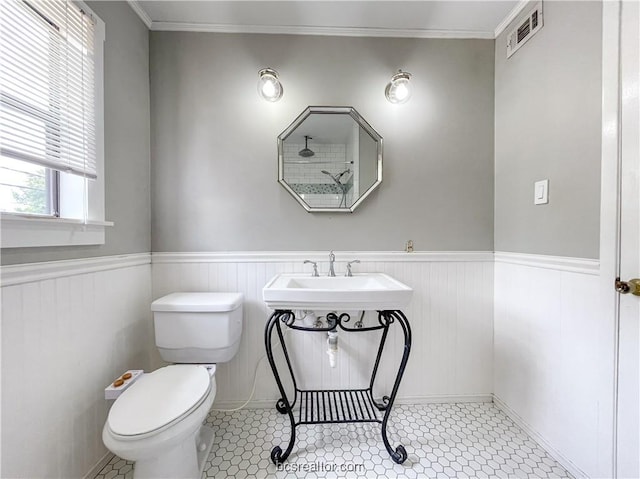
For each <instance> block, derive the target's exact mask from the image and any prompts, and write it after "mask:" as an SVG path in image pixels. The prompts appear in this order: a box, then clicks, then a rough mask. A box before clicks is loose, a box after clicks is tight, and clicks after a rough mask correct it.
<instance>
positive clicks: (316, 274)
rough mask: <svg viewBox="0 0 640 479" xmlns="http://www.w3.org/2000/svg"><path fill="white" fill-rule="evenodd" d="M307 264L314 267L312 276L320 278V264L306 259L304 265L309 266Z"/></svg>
mask: <svg viewBox="0 0 640 479" xmlns="http://www.w3.org/2000/svg"><path fill="white" fill-rule="evenodd" d="M307 263H311V264H312V265H313V273H312V274H311V276H320V275H319V274H318V263H316V262H315V261H310V260H308V259H305V260H304V264H307Z"/></svg>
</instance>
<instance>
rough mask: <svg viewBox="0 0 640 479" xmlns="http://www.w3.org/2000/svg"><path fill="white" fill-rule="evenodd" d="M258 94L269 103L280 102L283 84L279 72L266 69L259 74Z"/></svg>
mask: <svg viewBox="0 0 640 479" xmlns="http://www.w3.org/2000/svg"><path fill="white" fill-rule="evenodd" d="M258 75H259V77H260V78H259V79H258V94H259V95H260V96H261V97H262V98H264V99H265V100H267V101H271V102H273V101H278V100H279V99H280V98H282V93H283V91H282V83H280V80H278V72H277V71H275V70H274V69H273V68H264V69H262V70H260V71H259V72H258Z"/></svg>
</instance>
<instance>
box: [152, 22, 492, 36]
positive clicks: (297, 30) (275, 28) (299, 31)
mask: <svg viewBox="0 0 640 479" xmlns="http://www.w3.org/2000/svg"><path fill="white" fill-rule="evenodd" d="M150 29H151V30H153V31H166V32H210V33H260V34H276V35H323V36H340V37H389V38H475V39H489V40H491V39H493V32H483V31H455V30H424V29H396V28H365V27H321V26H312V25H301V26H295V25H234V24H217V23H183V22H152V24H151V27H150Z"/></svg>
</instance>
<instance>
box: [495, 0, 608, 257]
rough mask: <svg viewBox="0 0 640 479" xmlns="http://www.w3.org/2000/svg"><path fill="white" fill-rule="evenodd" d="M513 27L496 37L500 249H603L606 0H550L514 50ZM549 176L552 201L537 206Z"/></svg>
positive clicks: (583, 252) (594, 252)
mask: <svg viewBox="0 0 640 479" xmlns="http://www.w3.org/2000/svg"><path fill="white" fill-rule="evenodd" d="M525 13H526V12H525ZM512 27H513V24H512V25H511V26H510V27H509V28H508V29H507V30H506V31H505V32H504V33H503V34H502V35H500V36H499V38H498V39H497V40H496V44H495V48H496V53H495V82H496V83H495V157H496V160H495V161H496V162H495V183H496V184H495V188H496V189H495V195H496V199H495V201H496V205H495V249H496V251H510V252H519V253H536V254H547V255H558V256H575V257H584V258H597V257H598V254H599V252H598V248H599V234H600V231H599V228H600V143H601V142H600V136H601V117H602V113H601V96H602V95H601V70H602V69H601V62H602V45H601V44H602V5H601V3H599V2H545V3H544V27H543V28H542V29H541V30H540V31H539V32H538V33H537V34H536V35H535V36H534V37H533V38H532V39H530V40H529V41H528V43H526V44H525V45H524V46H523V47H522V48H521V49H520V50H518V51H517V52H516V53H515V55H514V56H512V57H511V58H510V59H507V58H506V35H507V33H508V31H509V30H510V29H511V28H512ZM545 178H548V179H549V199H550V202H549V204H548V205H538V206H534V204H533V183H534V182H535V181H537V180H542V179H545Z"/></svg>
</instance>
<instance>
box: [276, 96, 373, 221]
mask: <svg viewBox="0 0 640 479" xmlns="http://www.w3.org/2000/svg"><path fill="white" fill-rule="evenodd" d="M314 114H321V115H335V114H341V115H349V116H350V117H351V118H353V120H355V122H356V123H357V124H358V125H359V126H360V128H363V129H364V130H365V131H366V132H367V133H368V134H369V136H371V138H372V139H373V140H374V141H375V142H376V148H377V158H376V163H377V165H376V171H377V177H376V181H375V182H374V183H373V184H372V185H371V186H370V187H369V188H368V189H367V191H365V192H364V193H363V194H362V195H360V197H359V198H358V199H357V200H356V201H355V202H354V203H353V204H352V205H351V206H350V207H348V208H347V207H342V208H340V207H335V208H327V207H314V206H310V205H309V204H308V203H306V202H305V201H304V200H303V199H302V198H300V195H298V193H296V192H295V191H294V190H293V189H292V188H291V187H290V186H289V184H288V183H287V182H286V180H285V178H284V142H285V140H286V139H287V138H288V137H289V136H290V135H291V134H292V133H293V132H294V131H295V130H296V128H298V127H299V126H300V125H301V124H302V123H303V122H304V120H306V119H307V118H308V117H309V116H311V115H314ZM278 183H280V184H281V185H282V186H283V187H284V189H285V190H287V191H288V192H289V194H290V195H291V196H293V197H294V198H295V199H296V201H297V202H298V203H300V204H301V205H302V207H303V208H304V209H305V210H307V211H308V212H309V213H353V211H354V210H355V209H356V208H357V207H358V206H360V204H361V203H362V202H363V201H364V200H365V198H366V197H367V196H369V195H370V194H371V193H372V192H373V191H374V190H375V189H376V188H377V187H378V186H379V185H380V183H382V136H380V135H379V134H378V132H377V131H376V130H374V129H373V127H372V126H371V125H370V124H369V123H368V122H367V121H366V120H365V119H364V118H363V117H362V116H361V115H360V114H359V113H358V112H357V111H356V109H355V108H353V107H352V106H309V107H307V108H306V109H305V110H304V111H303V112H302V113H300V115H298V117H297V118H296V119H295V120H293V122H292V123H291V124H290V125H289V126H288V127H287V128H286V129H285V130H284V131H283V132H282V133H280V135H278Z"/></svg>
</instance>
